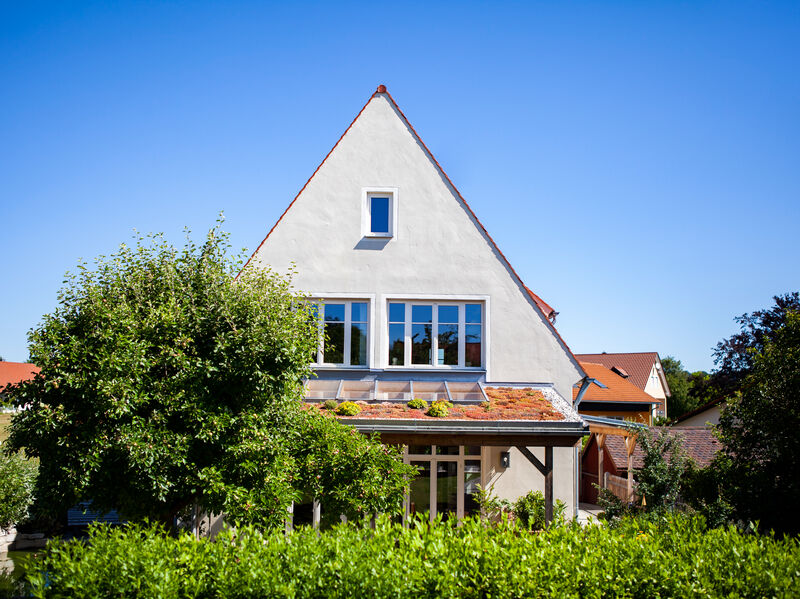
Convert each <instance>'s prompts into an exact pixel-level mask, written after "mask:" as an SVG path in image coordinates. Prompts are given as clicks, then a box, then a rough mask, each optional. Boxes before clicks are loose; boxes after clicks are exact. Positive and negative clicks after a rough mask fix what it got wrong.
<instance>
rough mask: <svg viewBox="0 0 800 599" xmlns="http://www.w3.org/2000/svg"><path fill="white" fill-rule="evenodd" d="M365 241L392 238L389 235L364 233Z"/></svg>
mask: <svg viewBox="0 0 800 599" xmlns="http://www.w3.org/2000/svg"><path fill="white" fill-rule="evenodd" d="M364 237H365V238H367V239H391V238H392V237H394V235H392V234H391V233H364Z"/></svg>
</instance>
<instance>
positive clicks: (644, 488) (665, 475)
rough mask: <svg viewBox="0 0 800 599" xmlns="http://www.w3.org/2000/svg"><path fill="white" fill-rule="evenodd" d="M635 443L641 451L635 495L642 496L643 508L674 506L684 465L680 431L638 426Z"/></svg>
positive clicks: (684, 469)
mask: <svg viewBox="0 0 800 599" xmlns="http://www.w3.org/2000/svg"><path fill="white" fill-rule="evenodd" d="M636 443H637V445H638V446H639V448H640V449H641V450H642V452H643V453H644V456H643V458H642V467H641V468H640V469H639V470H637V471H636V492H637V494H638V495H640V496H642V497H644V498H646V508H647V511H659V510H665V509H674V508H675V506H676V504H677V502H678V498H679V497H680V493H681V478H682V477H683V474H684V472H685V471H686V466H687V458H686V453H685V451H684V450H683V439H682V437H681V436H680V433H677V434H676V433H675V432H674V431H670V430H668V429H663V428H659V429H639V430H637V432H636Z"/></svg>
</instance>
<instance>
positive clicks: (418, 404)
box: [406, 397, 428, 410]
mask: <svg viewBox="0 0 800 599" xmlns="http://www.w3.org/2000/svg"><path fill="white" fill-rule="evenodd" d="M406 405H407V406H408V407H409V408H411V409H412V410H424V409H425V408H427V407H428V402H427V401H425V400H424V399H419V398H418V397H415V398H414V399H412V400H411V401H409V402H408V403H407V404H406Z"/></svg>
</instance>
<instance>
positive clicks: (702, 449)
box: [595, 426, 722, 470]
mask: <svg viewBox="0 0 800 599" xmlns="http://www.w3.org/2000/svg"><path fill="white" fill-rule="evenodd" d="M650 430H665V431H667V432H668V433H669V434H670V436H676V435H677V436H680V437H681V439H682V442H683V448H684V450H685V451H686V454H687V455H688V456H689V457H690V458H691V459H692V460H694V462H695V464H697V465H698V466H699V467H701V468H705V467H706V466H708V465H709V464H710V463H711V460H712V459H714V456H715V455H716V454H717V452H718V451H719V450H720V449H722V444H721V443H720V442H719V441H718V440H717V438H716V437H715V436H714V433H713V431H712V430H711V429H709V428H707V427H704V426H698V427H684V428H674V429H671V428H663V427H660V428H656V427H651V428H650ZM595 442H596V440H595ZM605 451H606V452H607V453H608V454H609V456H610V457H611V459H612V460H613V462H614V466H616V468H617V470H627V468H628V454H627V452H626V450H625V440H624V437H622V436H621V435H606V441H605ZM643 465H644V452H643V451H642V448H641V447H639V445H638V444H637V445H636V449H634V451H633V468H634V469H638V468H641V467H642V466H643Z"/></svg>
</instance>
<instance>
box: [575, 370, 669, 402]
mask: <svg viewBox="0 0 800 599" xmlns="http://www.w3.org/2000/svg"><path fill="white" fill-rule="evenodd" d="M581 366H582V367H583V369H584V371H586V374H588V375H589V376H590V377H592V378H594V379H597V380H598V381H600V382H601V383H603V384H604V385H605V386H606V387H608V389H601V388H600V387H598V386H597V385H591V386H590V387H589V389H588V390H587V391H586V393H585V394H584V396H583V400H582V401H609V402H632V403H650V404H652V403H659V401H658V400H657V399H654V398H653V397H652V396H650V395H648V394H647V393H645V392H644V391H642V390H641V389H640V388H639V387H637V386H636V385H634V384H633V383H631V382H630V380H629V379H626V378H623V377H621V376H620V375H618V374H617V373H616V372H612V371H611V370H609V369H608V368H607V367H605V366H603V365H602V364H594V363H592V362H583V361H581ZM577 397H578V388H577V387H573V389H572V400H573V401H575V399H576V398H577Z"/></svg>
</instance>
